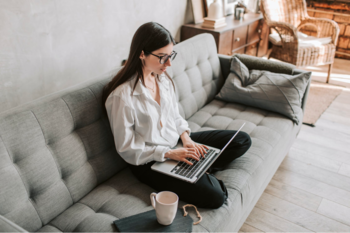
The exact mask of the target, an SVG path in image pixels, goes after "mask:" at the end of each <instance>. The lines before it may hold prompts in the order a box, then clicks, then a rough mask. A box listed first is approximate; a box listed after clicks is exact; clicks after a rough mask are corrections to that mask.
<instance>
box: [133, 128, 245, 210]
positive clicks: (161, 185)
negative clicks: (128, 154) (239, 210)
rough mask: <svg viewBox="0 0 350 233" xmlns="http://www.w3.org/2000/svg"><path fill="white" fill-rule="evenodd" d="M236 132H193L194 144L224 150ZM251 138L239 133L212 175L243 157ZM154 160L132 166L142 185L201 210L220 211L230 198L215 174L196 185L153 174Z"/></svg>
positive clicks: (157, 173)
mask: <svg viewBox="0 0 350 233" xmlns="http://www.w3.org/2000/svg"><path fill="white" fill-rule="evenodd" d="M235 133H236V131H235V130H211V131H201V132H193V133H191V136H190V137H191V139H192V140H193V141H195V142H198V143H202V144H205V145H209V146H212V147H216V148H219V149H222V148H223V147H224V146H225V144H226V143H227V142H228V141H229V140H230V139H231V137H232V136H233V135H234V134H235ZM250 145H251V140H250V136H249V135H248V134H247V133H245V132H239V133H238V135H237V136H236V137H235V138H234V139H233V140H232V142H231V143H230V145H228V147H227V148H226V149H225V151H224V152H223V153H222V154H221V155H220V157H219V158H217V160H216V161H215V162H214V163H213V164H212V165H211V167H210V168H209V169H208V172H209V173H213V172H216V171H222V170H224V169H225V167H226V166H227V165H228V164H229V163H230V162H232V161H233V160H234V159H236V158H238V157H240V156H242V155H243V154H244V153H245V152H246V151H247V150H248V149H249V147H250ZM154 163H155V161H152V162H149V163H147V164H145V165H140V166H134V165H131V164H129V166H130V169H131V171H132V173H133V174H134V175H135V176H136V177H137V178H138V179H139V180H140V181H141V182H143V183H145V184H147V185H149V186H151V187H152V188H154V189H155V190H157V191H158V192H161V191H171V192H174V193H176V194H177V195H178V196H179V199H180V200H182V201H185V202H187V203H189V204H193V205H195V206H197V207H200V208H219V207H220V206H221V205H222V204H224V202H225V200H226V199H227V196H228V194H227V190H226V187H225V185H224V183H223V182H222V181H221V180H218V179H217V178H216V177H215V176H213V175H212V174H204V175H203V176H202V177H201V178H200V179H199V180H198V181H197V182H196V183H195V184H191V183H188V182H186V181H182V180H180V179H177V178H173V177H171V176H168V175H164V174H162V173H159V172H156V171H153V170H152V169H151V166H152V165H153V164H154Z"/></svg>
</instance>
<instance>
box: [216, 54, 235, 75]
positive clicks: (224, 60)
mask: <svg viewBox="0 0 350 233" xmlns="http://www.w3.org/2000/svg"><path fill="white" fill-rule="evenodd" d="M218 57H219V60H220V67H221V73H222V76H223V78H224V80H225V79H226V78H227V76H228V75H229V73H230V67H231V59H232V57H231V56H227V55H223V54H218Z"/></svg>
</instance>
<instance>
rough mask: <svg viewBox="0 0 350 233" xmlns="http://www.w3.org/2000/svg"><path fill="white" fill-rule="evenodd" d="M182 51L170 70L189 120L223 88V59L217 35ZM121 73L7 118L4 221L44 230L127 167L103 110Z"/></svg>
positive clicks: (0, 153)
mask: <svg viewBox="0 0 350 233" xmlns="http://www.w3.org/2000/svg"><path fill="white" fill-rule="evenodd" d="M174 50H175V51H177V52H178V55H177V58H176V60H174V62H173V64H172V67H169V68H170V69H168V72H169V74H170V75H171V76H172V77H173V79H174V83H175V85H176V91H177V95H178V100H179V109H180V112H181V114H182V116H183V117H184V118H186V119H188V118H189V117H190V116H191V115H193V114H194V113H195V112H197V111H198V110H199V109H200V108H201V107H203V106H204V105H205V104H206V103H208V102H209V101H210V100H212V99H213V98H214V96H215V94H217V92H218V91H219V89H220V88H221V86H222V85H223V80H222V77H221V71H220V64H219V58H218V56H217V52H216V45H215V41H214V38H213V37H212V35H210V34H202V35H199V36H196V37H194V38H191V39H189V40H187V41H185V42H182V43H179V44H178V45H176V46H175V48H174ZM118 70H119V69H115V70H112V71H111V72H109V73H107V74H105V75H102V76H101V77H99V78H97V79H94V80H91V81H89V82H87V83H83V84H81V85H78V86H75V87H72V88H69V89H67V90H65V91H62V92H58V93H55V94H52V95H49V96H46V97H43V98H41V99H39V100H36V101H34V102H31V103H29V104H26V105H25V106H22V107H18V108H15V109H13V110H10V111H7V112H6V113H3V114H0V215H3V216H5V217H6V218H8V219H9V220H11V221H13V222H15V223H16V224H18V225H20V226H21V227H23V228H24V229H26V230H28V231H36V230H38V229H40V228H41V227H42V226H43V225H45V224H47V223H49V222H50V221H51V220H52V219H53V218H55V217H56V216H58V215H59V214H60V213H62V212H63V211H64V210H65V209H67V208H68V207H69V206H71V205H73V203H75V202H77V201H78V200H79V199H81V198H82V197H83V196H85V195H86V194H88V193H89V192H90V191H91V190H92V189H94V188H95V187H96V186H97V185H98V184H100V183H101V182H103V181H105V180H107V179H108V178H110V177H111V176H113V175H114V174H116V173H117V172H118V171H120V170H121V169H123V168H125V167H126V163H125V162H124V160H122V159H121V157H120V156H119V155H118V154H117V152H116V149H115V146H114V140H113V134H112V132H111V128H110V125H109V121H108V119H107V117H106V116H105V115H104V114H102V107H103V105H102V104H101V96H102V89H103V87H104V86H105V85H106V84H107V83H108V82H109V81H110V80H111V78H112V77H113V76H114V75H115V74H116V73H117V72H118Z"/></svg>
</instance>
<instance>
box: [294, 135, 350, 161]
mask: <svg viewBox="0 0 350 233" xmlns="http://www.w3.org/2000/svg"><path fill="white" fill-rule="evenodd" d="M292 148H295V149H299V150H303V151H304V152H307V153H311V154H314V155H316V156H322V157H326V158H329V159H333V160H334V161H339V162H347V161H350V154H349V153H347V152H345V151H338V150H333V149H330V148H328V147H325V146H323V145H319V144H315V143H312V142H308V141H305V140H303V139H300V138H297V139H296V140H295V142H294V144H293V146H292Z"/></svg>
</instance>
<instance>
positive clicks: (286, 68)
mask: <svg viewBox="0 0 350 233" xmlns="http://www.w3.org/2000/svg"><path fill="white" fill-rule="evenodd" d="M233 56H235V57H237V58H238V59H239V60H240V61H241V62H242V63H243V64H244V65H245V66H246V67H247V68H248V69H249V70H266V71H270V72H273V73H279V74H289V75H291V74H293V70H294V69H295V65H292V64H290V63H286V62H280V61H270V60H266V59H263V58H259V57H254V56H250V55H246V54H235V55H233Z"/></svg>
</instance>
